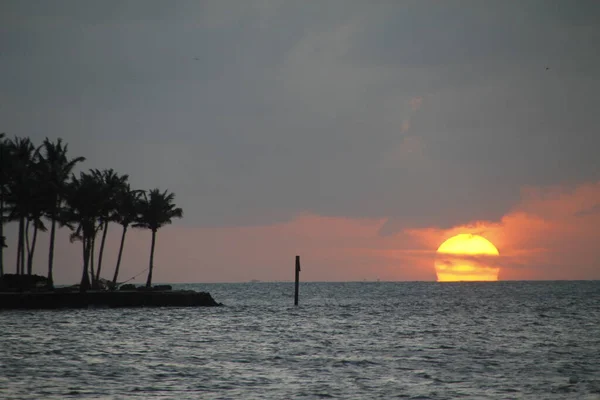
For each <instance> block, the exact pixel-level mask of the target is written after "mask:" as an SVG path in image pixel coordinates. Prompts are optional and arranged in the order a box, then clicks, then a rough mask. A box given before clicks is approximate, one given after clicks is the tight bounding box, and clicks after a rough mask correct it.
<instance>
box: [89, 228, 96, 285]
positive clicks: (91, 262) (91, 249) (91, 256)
mask: <svg viewBox="0 0 600 400" xmlns="http://www.w3.org/2000/svg"><path fill="white" fill-rule="evenodd" d="M90 242H91V244H90V246H89V249H88V258H89V261H88V265H89V272H90V283H91V285H92V288H94V287H95V286H96V282H95V280H94V278H95V276H96V275H95V274H94V253H95V252H94V250H95V249H96V231H95V230H94V236H92V238H91V239H90Z"/></svg>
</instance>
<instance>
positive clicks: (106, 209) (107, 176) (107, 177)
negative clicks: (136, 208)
mask: <svg viewBox="0 0 600 400" xmlns="http://www.w3.org/2000/svg"><path fill="white" fill-rule="evenodd" d="M92 174H93V175H94V177H95V178H96V180H97V181H98V185H100V188H101V190H102V192H103V200H104V201H103V203H102V205H101V208H100V210H99V212H100V218H99V221H98V222H99V228H100V229H102V240H101V241H100V251H99V252H98V266H97V269H96V276H95V277H93V278H92V286H94V287H95V286H96V285H97V284H98V281H99V280H100V272H101V270H102V256H103V254H104V244H105V242H106V234H107V233H108V224H109V222H111V221H114V220H115V219H116V216H115V214H116V207H117V205H116V194H117V193H118V191H119V190H120V189H121V187H122V186H123V185H125V183H126V182H127V180H128V179H129V175H121V176H119V175H118V174H117V173H116V172H115V171H114V170H113V169H112V168H111V169H106V170H103V171H99V170H97V169H96V170H93V171H92Z"/></svg>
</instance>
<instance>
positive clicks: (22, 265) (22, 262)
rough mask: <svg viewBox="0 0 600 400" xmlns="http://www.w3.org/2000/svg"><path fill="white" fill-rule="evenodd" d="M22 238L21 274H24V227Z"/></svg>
mask: <svg viewBox="0 0 600 400" xmlns="http://www.w3.org/2000/svg"><path fill="white" fill-rule="evenodd" d="M24 225H25V218H23V226H24ZM21 234H22V235H23V239H21V275H25V237H26V234H25V229H23V231H22V233H21Z"/></svg>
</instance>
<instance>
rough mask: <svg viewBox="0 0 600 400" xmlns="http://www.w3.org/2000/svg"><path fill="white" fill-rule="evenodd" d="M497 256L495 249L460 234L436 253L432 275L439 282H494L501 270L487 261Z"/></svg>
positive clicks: (442, 245) (471, 237) (476, 236)
mask: <svg viewBox="0 0 600 400" xmlns="http://www.w3.org/2000/svg"><path fill="white" fill-rule="evenodd" d="M498 255H500V253H499V252H498V249H497V248H496V246H494V245H493V244H492V242H490V241H489V240H487V239H486V238H484V237H482V236H479V235H472V234H465V233H463V234H459V235H456V236H453V237H451V238H450V239H448V240H446V241H445V242H444V243H442V244H441V246H440V247H439V248H438V249H437V257H436V260H435V272H436V274H437V280H438V282H457V281H497V280H498V273H499V272H500V268H498V267H495V266H493V265H489V262H486V258H487V257H490V256H491V257H496V256H498Z"/></svg>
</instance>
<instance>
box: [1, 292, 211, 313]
mask: <svg viewBox="0 0 600 400" xmlns="http://www.w3.org/2000/svg"><path fill="white" fill-rule="evenodd" d="M218 305H220V304H219V303H217V302H216V301H215V300H214V299H213V298H212V296H211V295H210V293H207V292H194V291H189V290H188V291H186V290H176V291H161V292H158V291H115V292H106V291H88V292H85V293H81V292H29V293H25V292H22V293H0V309H5V310H6V309H56V308H88V307H111V308H116V307H201V306H218Z"/></svg>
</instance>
